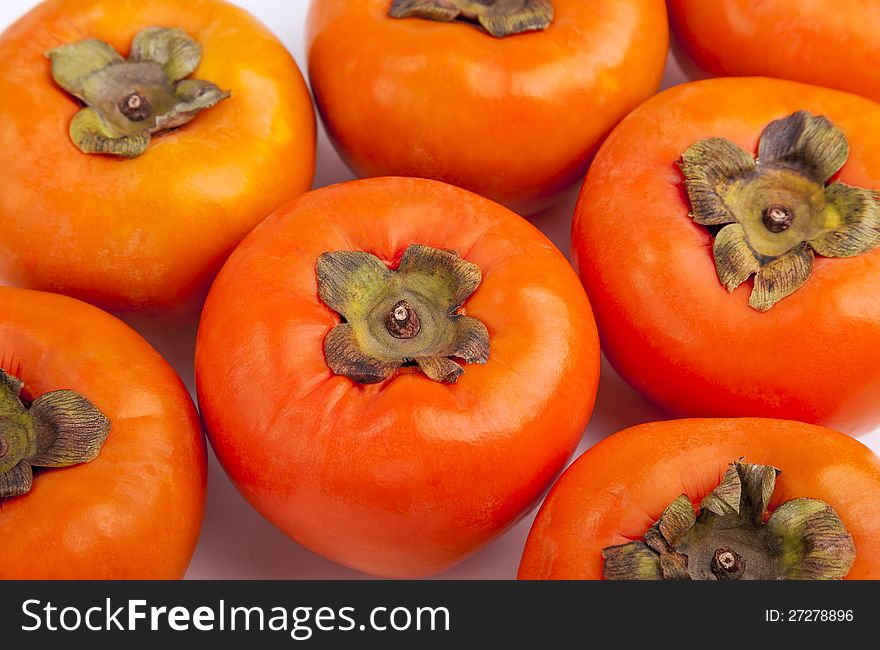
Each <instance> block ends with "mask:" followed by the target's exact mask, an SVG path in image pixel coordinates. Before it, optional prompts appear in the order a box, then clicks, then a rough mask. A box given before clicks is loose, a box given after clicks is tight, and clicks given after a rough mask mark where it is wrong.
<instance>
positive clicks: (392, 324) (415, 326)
mask: <svg viewBox="0 0 880 650" xmlns="http://www.w3.org/2000/svg"><path fill="white" fill-rule="evenodd" d="M385 328H386V329H387V330H388V333H389V334H391V336H393V337H394V338H396V339H411V338H413V337H415V336H418V333H419V332H420V331H421V329H422V323H421V321H420V320H419V315H418V314H417V313H416V310H415V309H413V308H412V306H410V304H409V303H408V302H407V301H406V300H400V301H398V302H397V303H396V304H395V305H394V308H393V309H392V310H391V311H390V312H388V316H387V317H386V318H385Z"/></svg>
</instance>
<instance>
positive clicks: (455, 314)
mask: <svg viewBox="0 0 880 650" xmlns="http://www.w3.org/2000/svg"><path fill="white" fill-rule="evenodd" d="M316 270H317V280H318V295H319V296H320V298H321V300H322V301H323V302H324V303H325V304H326V305H327V306H328V307H329V308H330V309H332V310H333V311H335V312H337V313H339V314H340V315H341V316H342V318H343V319H344V322H342V323H340V324H339V325H337V326H336V327H334V328H333V329H332V330H331V331H330V333H329V334H328V335H327V338H326V339H325V340H324V356H325V358H326V360H327V365H328V366H329V367H330V369H331V370H332V371H333V372H334V373H335V374H337V375H343V376H345V377H348V378H349V379H351V380H353V381H356V382H359V383H365V384H369V383H375V382H379V381H383V380H384V379H387V378H388V377H390V376H391V375H393V374H394V372H395V371H396V370H397V369H398V368H400V367H401V366H402V365H404V364H407V363H412V364H415V365H416V366H418V368H419V369H420V370H421V371H422V372H423V373H424V374H425V375H426V376H427V377H429V378H431V379H433V380H434V381H437V382H448V383H455V382H456V381H457V380H458V378H459V377H460V376H461V375H462V374H463V373H464V368H462V366H461V365H460V364H459V363H458V362H457V361H456V359H459V360H461V361H463V362H464V363H477V364H483V363H486V361H487V360H488V359H489V332H488V330H487V329H486V326H485V325H484V324H483V323H482V322H480V321H479V320H477V319H476V318H473V317H471V316H466V315H464V314H461V313H460V308H461V306H462V304H463V303H464V302H465V300H466V299H467V298H468V297H469V296H470V295H471V294H472V293H473V292H474V291H475V290H476V289H477V287H478V286H479V284H480V281H481V279H482V274H481V273H480V269H479V268H478V267H477V266H476V265H474V264H471V263H470V262H467V261H465V260H463V259H461V258H460V257H459V256H458V255H457V254H455V253H452V252H450V251H444V250H440V249H436V248H431V247H428V246H422V245H420V244H413V245H411V246H409V247H408V248H407V249H406V251H404V253H403V256H402V258H401V261H400V264H399V266H398V268H397V269H396V270H391V269H390V268H389V267H388V265H386V264H385V263H384V262H383V261H382V260H380V259H379V258H378V257H376V256H375V255H372V254H370V253H366V252H363V251H337V252H332V253H324V254H323V255H321V256H320V257H319V258H318V262H317V265H316Z"/></svg>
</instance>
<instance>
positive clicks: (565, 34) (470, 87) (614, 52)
mask: <svg viewBox="0 0 880 650" xmlns="http://www.w3.org/2000/svg"><path fill="white" fill-rule="evenodd" d="M390 6H391V0H362V1H360V2H349V1H348V0H315V1H314V2H312V4H311V7H310V11H309V17H308V25H307V41H308V47H309V78H310V80H311V83H312V89H313V91H314V93H315V99H316V101H317V104H318V107H319V109H320V111H321V115H322V116H323V119H324V124H325V125H326V127H327V131H328V133H329V135H330V137H331V139H332V140H333V141H334V143H335V144H336V148H337V150H338V151H339V152H340V155H341V156H342V157H343V158H344V159H345V160H346V161H347V163H348V164H349V166H350V167H351V168H352V169H353V170H354V171H355V172H356V173H357V174H358V175H360V176H383V175H397V176H417V177H424V178H435V179H437V180H441V181H445V182H447V183H452V184H454V185H458V186H460V187H464V188H466V189H469V190H471V191H473V192H476V193H478V194H481V195H483V196H486V197H489V198H490V199H493V200H495V201H499V202H501V203H503V204H505V205H508V206H509V207H511V208H513V209H514V210H517V211H520V212H522V213H523V214H527V213H531V212H533V211H535V210H536V209H537V208H539V207H542V206H544V205H546V204H549V202H550V200H551V199H552V198H553V197H554V195H556V194H557V193H558V192H559V191H561V190H562V189H564V188H566V187H568V186H569V185H571V184H572V183H573V182H575V181H576V180H577V179H579V178H581V177H582V176H583V173H584V171H585V170H586V166H587V163H588V161H589V158H590V156H591V155H592V154H593V153H594V152H595V149H596V147H597V146H598V145H599V143H600V142H601V141H602V138H604V137H605V135H606V134H607V133H608V132H609V131H610V130H611V128H612V127H613V126H614V125H615V124H616V123H617V122H618V121H619V120H620V119H621V118H622V117H623V116H624V115H626V114H627V113H628V112H629V111H630V110H632V109H633V108H635V107H636V106H637V105H638V104H640V103H641V102H642V101H644V100H645V99H647V98H648V97H650V96H651V95H652V94H653V93H654V92H655V91H656V90H657V88H658V87H659V85H660V81H661V78H662V75H663V68H664V65H665V62H666V50H667V46H668V40H669V36H668V27H667V19H666V8H665V5H664V3H663V2H662V1H661V0H615V1H613V2H607V1H606V2H583V0H554V6H555V12H556V18H555V20H554V22H553V23H552V24H551V25H550V27H549V28H548V29H547V30H545V31H543V32H532V33H524V34H518V35H514V36H509V37H506V38H503V39H496V38H494V37H492V36H490V35H489V34H487V33H485V32H482V31H481V30H479V29H477V28H476V27H475V26H473V25H468V24H462V23H461V22H453V23H438V22H433V21H428V20H423V19H418V18H407V19H395V18H390V17H389V16H388V15H387V13H388V9H389V7H390Z"/></svg>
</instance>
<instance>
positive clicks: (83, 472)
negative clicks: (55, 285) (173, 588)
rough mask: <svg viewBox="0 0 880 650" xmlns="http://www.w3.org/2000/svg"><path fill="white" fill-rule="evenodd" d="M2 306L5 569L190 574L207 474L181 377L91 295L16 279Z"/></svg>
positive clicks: (41, 574) (0, 460) (0, 443)
mask: <svg viewBox="0 0 880 650" xmlns="http://www.w3.org/2000/svg"><path fill="white" fill-rule="evenodd" d="M0 305H2V306H3V308H2V310H0V578H8V579H12V578H15V579H120V578H126V579H174V578H181V577H183V574H184V572H185V571H186V568H187V565H188V564H189V560H190V557H191V556H192V553H193V549H194V548H195V545H196V540H197V539H198V536H199V529H200V528H201V523H202V513H203V510H204V502H205V480H206V467H205V463H206V461H205V440H204V436H203V435H202V429H201V425H200V423H199V416H198V413H196V410H195V407H194V406H193V403H192V400H191V399H190V397H189V394H188V393H187V391H186V388H185V387H184V386H183V383H182V382H181V381H180V379H179V378H178V376H177V375H176V374H175V373H174V371H173V370H172V369H171V367H170V366H169V365H168V364H167V363H166V362H165V361H164V360H163V359H162V357H161V356H159V354H158V353H157V352H156V351H155V350H154V349H153V348H151V347H150V345H149V344H148V343H147V342H146V341H144V339H142V338H141V337H140V336H138V335H137V334H136V333H135V332H134V331H133V330H131V329H130V328H129V327H128V326H127V325H125V324H123V323H122V322H120V321H119V320H117V319H116V318H114V317H113V316H110V315H109V314H107V313H105V312H103V311H101V310H99V309H97V308H95V307H92V306H91V305H87V304H85V303H82V302H79V301H78V300H74V299H72V298H67V297H65V296H59V295H56V294H50V293H43V292H39V291H30V290H26V289H13V288H9V287H0ZM108 434H109V435H108Z"/></svg>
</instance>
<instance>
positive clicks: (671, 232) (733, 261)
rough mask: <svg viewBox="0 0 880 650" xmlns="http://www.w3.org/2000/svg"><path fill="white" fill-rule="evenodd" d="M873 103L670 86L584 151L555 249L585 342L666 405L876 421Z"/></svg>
mask: <svg viewBox="0 0 880 650" xmlns="http://www.w3.org/2000/svg"><path fill="white" fill-rule="evenodd" d="M877 124H880V105H878V104H875V103H874V102H872V101H870V100H868V99H865V98H863V97H859V96H856V95H852V94H850V93H844V92H841V91H838V90H831V89H827V88H821V87H818V86H809V85H805V84H799V83H796V82H792V81H783V80H777V79H767V78H723V79H709V80H705V81H696V82H692V83H688V84H683V85H680V86H676V87H674V88H671V89H669V90H667V91H665V92H663V93H661V94H659V95H657V96H656V97H654V98H652V99H651V100H649V101H648V102H646V103H645V104H643V105H642V106H640V107H639V108H638V109H636V110H635V111H634V112H633V113H631V114H630V115H629V116H628V117H627V118H626V119H624V120H623V121H622V122H621V124H620V125H619V126H618V127H617V128H616V129H615V131H614V132H613V133H612V134H611V135H610V136H609V137H608V139H607V140H606V141H605V144H604V145H603V147H602V149H601V151H600V152H599V153H598V155H597V156H596V158H595V160H594V162H593V164H592V166H591V168H590V171H589V173H588V175H587V179H586V182H585V183H584V187H583V189H582V192H581V197H580V200H579V202H578V205H577V208H576V213H575V217H574V223H573V225H572V239H573V241H572V254H573V258H574V260H575V266H576V268H578V269H579V272H580V276H581V279H582V280H583V282H584V285H585V286H586V288H587V293H588V294H589V296H590V300H591V302H592V305H593V308H594V309H595V312H596V320H597V323H598V325H599V331H600V335H601V336H602V344H603V350H604V351H605V353H606V355H607V356H608V358H609V360H610V361H611V362H612V364H613V365H614V367H615V368H616V369H617V370H618V372H619V373H620V374H621V375H622V376H623V377H624V378H625V379H626V380H627V381H628V382H629V383H630V384H631V385H632V386H633V387H635V388H636V389H638V390H639V391H641V392H643V393H645V395H647V396H648V397H649V398H651V399H652V400H654V401H655V402H657V403H658V404H659V405H660V406H662V407H664V408H666V409H667V410H668V411H670V412H672V413H674V414H676V415H680V416H713V417H729V416H760V417H777V418H784V419H790V420H800V421H804V422H811V423H815V424H824V425H827V426H830V427H832V428H834V429H837V430H840V431H844V432H846V433H858V432H865V431H870V430H871V429H872V428H873V427H876V426H877V424H878V423H880V345H878V341H880V248H878V244H880V200H878V192H880V130H878V129H877V128H876V125H877Z"/></svg>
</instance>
